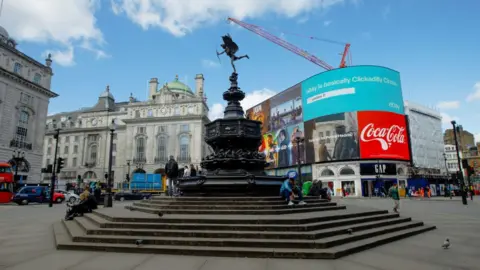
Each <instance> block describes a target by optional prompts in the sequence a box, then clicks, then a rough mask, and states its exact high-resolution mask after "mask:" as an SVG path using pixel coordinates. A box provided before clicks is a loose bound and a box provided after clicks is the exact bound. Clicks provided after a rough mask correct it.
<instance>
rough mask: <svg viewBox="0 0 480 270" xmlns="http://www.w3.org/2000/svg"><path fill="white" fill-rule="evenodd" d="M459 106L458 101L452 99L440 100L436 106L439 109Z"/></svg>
mask: <svg viewBox="0 0 480 270" xmlns="http://www.w3.org/2000/svg"><path fill="white" fill-rule="evenodd" d="M459 107H460V101H458V100H452V101H440V102H438V103H437V108H439V109H444V110H448V109H458V108H459Z"/></svg>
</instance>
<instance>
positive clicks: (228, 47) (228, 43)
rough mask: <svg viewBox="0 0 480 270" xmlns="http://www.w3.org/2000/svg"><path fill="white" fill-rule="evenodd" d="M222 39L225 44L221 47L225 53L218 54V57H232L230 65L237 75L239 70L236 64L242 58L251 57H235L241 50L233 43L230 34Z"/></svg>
mask: <svg viewBox="0 0 480 270" xmlns="http://www.w3.org/2000/svg"><path fill="white" fill-rule="evenodd" d="M222 39H223V44H222V45H220V46H221V47H222V49H223V51H222V52H217V56H219V55H222V54H226V55H227V56H228V57H230V63H231V64H232V68H233V72H234V73H237V69H236V68H235V64H234V62H235V61H237V60H240V59H242V58H247V59H250V57H248V55H246V54H245V55H242V56H236V55H235V54H236V53H237V52H238V49H239V48H238V45H237V44H236V43H235V42H234V41H233V39H232V37H231V36H230V34H226V35H225V36H222Z"/></svg>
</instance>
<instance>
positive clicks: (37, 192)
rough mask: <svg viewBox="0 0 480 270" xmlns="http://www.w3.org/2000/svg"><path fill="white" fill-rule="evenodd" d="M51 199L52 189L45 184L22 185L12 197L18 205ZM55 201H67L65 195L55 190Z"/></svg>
mask: <svg viewBox="0 0 480 270" xmlns="http://www.w3.org/2000/svg"><path fill="white" fill-rule="evenodd" d="M48 201H50V190H49V189H48V187H44V186H34V187H32V186H25V187H22V188H21V189H20V190H19V191H18V192H17V193H16V194H15V195H14V196H13V198H12V202H15V203H17V204H18V205H27V204H29V203H32V202H33V203H45V202H48ZM53 201H54V202H55V203H62V202H63V201H65V195H63V194H62V193H58V192H54V193H53Z"/></svg>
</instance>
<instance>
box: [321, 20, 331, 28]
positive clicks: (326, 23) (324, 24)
mask: <svg viewBox="0 0 480 270" xmlns="http://www.w3.org/2000/svg"><path fill="white" fill-rule="evenodd" d="M330 24H332V21H324V22H323V26H325V27H327V26H329V25H330Z"/></svg>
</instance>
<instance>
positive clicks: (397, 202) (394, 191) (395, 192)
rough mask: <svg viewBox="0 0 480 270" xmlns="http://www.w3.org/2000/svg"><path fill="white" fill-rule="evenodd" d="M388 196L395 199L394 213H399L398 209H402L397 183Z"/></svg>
mask: <svg viewBox="0 0 480 270" xmlns="http://www.w3.org/2000/svg"><path fill="white" fill-rule="evenodd" d="M388 194H389V195H390V196H391V197H392V199H393V211H394V212H395V213H398V209H400V195H398V186H397V183H394V184H393V186H392V187H391V188H390V189H389V190H388Z"/></svg>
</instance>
